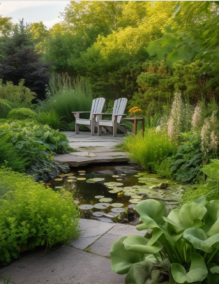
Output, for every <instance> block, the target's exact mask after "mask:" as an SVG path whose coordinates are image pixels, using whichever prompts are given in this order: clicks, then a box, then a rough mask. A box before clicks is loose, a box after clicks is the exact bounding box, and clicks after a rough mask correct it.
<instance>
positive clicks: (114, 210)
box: [111, 208, 125, 213]
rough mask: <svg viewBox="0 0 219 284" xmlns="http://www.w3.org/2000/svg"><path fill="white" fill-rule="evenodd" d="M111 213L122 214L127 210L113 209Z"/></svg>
mask: <svg viewBox="0 0 219 284" xmlns="http://www.w3.org/2000/svg"><path fill="white" fill-rule="evenodd" d="M111 211H112V212H115V213H122V212H125V208H112V210H111Z"/></svg>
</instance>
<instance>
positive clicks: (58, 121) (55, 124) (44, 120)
mask: <svg viewBox="0 0 219 284" xmlns="http://www.w3.org/2000/svg"><path fill="white" fill-rule="evenodd" d="M38 121H39V122H40V123H41V124H47V125H49V126H50V127H51V128H52V129H55V130H58V129H61V130H64V129H65V128H66V127H67V125H66V123H65V122H64V121H63V117H62V116H59V115H58V114H57V112H56V111H55V110H50V111H49V112H46V111H41V112H40V113H39V115H38Z"/></svg>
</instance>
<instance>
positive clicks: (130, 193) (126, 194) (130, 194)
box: [124, 192, 135, 197]
mask: <svg viewBox="0 0 219 284" xmlns="http://www.w3.org/2000/svg"><path fill="white" fill-rule="evenodd" d="M134 194H135V192H124V196H130V197H131V196H132V195H134Z"/></svg>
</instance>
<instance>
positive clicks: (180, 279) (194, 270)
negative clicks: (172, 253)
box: [171, 252, 213, 284]
mask: <svg viewBox="0 0 219 284" xmlns="http://www.w3.org/2000/svg"><path fill="white" fill-rule="evenodd" d="M171 273H172V276H173V278H174V280H175V281H176V282H177V283H185V282H188V283H193V282H197V281H203V280H204V279H205V278H206V277H207V275H208V270H207V267H206V265H205V261H204V259H203V257H202V256H201V255H199V254H198V253H195V252H193V253H192V254H191V267H190V270H189V272H188V273H186V270H185V268H184V267H183V266H182V265H181V264H179V263H172V265H171ZM212 284H213V283H212Z"/></svg>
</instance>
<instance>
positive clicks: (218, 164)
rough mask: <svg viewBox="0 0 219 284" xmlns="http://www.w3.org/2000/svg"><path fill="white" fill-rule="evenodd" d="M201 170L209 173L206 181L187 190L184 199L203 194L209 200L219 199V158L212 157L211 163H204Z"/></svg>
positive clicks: (194, 197)
mask: <svg viewBox="0 0 219 284" xmlns="http://www.w3.org/2000/svg"><path fill="white" fill-rule="evenodd" d="M200 170H201V171H202V172H203V173H204V174H205V175H207V180H206V182H205V183H201V184H199V185H198V187H195V188H193V190H191V189H190V190H187V191H186V192H185V194H184V195H183V200H184V201H188V200H194V199H196V198H198V197H200V196H202V195H205V196H206V198H207V200H212V199H219V175H218V173H219V160H216V159H212V160H211V163H210V164H208V165H204V166H203V167H202V168H201V169H200Z"/></svg>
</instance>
